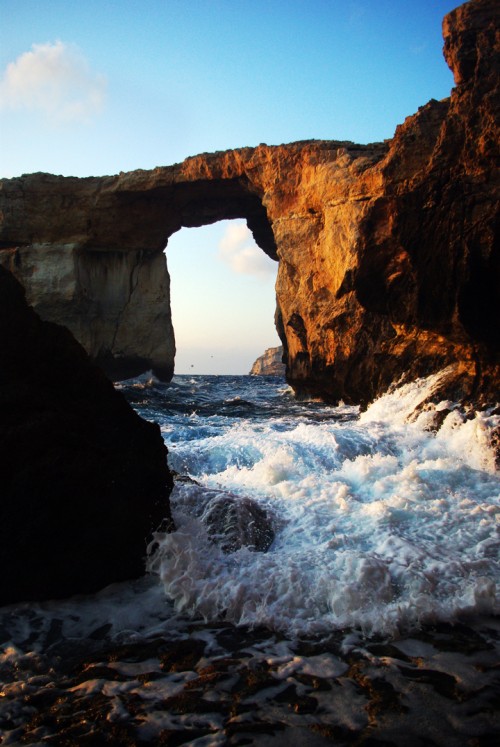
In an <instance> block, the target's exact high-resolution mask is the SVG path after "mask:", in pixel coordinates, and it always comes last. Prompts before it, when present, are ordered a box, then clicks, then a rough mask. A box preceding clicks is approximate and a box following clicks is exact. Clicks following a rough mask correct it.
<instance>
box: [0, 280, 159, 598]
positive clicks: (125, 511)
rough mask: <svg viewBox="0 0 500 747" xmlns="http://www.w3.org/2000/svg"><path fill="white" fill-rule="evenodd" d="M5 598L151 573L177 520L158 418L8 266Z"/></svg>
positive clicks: (1, 580)
mask: <svg viewBox="0 0 500 747" xmlns="http://www.w3.org/2000/svg"><path fill="white" fill-rule="evenodd" d="M0 351H1V357H0V567H1V569H2V572H1V574H0V604H6V603H10V602H15V601H20V600H27V599H43V598H47V597H59V596H68V595H70V594H75V593H86V592H92V591H95V590H97V589H99V588H101V587H103V586H106V585H107V584H109V583H112V582H115V581H121V580H125V579H127V578H131V577H135V576H139V575H141V574H142V573H143V572H144V556H145V554H146V539H147V537H148V535H149V534H150V532H151V530H152V529H154V528H156V527H157V526H158V525H159V524H160V523H161V522H162V521H163V520H164V521H165V522H166V523H167V524H168V523H169V522H170V512H169V505H168V495H169V492H170V487H171V478H170V474H169V472H168V468H167V464H166V448H165V446H164V444H163V440H162V438H161V435H160V432H159V429H158V427H157V426H155V425H153V424H151V423H147V422H145V421H143V420H141V418H139V416H138V415H137V414H136V413H135V412H134V411H133V410H132V408H131V407H130V406H129V405H128V404H127V402H126V401H125V400H124V398H123V397H122V396H121V395H120V394H119V393H118V392H116V391H115V390H114V388H113V386H112V384H111V383H110V382H109V381H108V380H107V379H106V378H105V377H104V375H103V374H102V372H101V371H100V369H99V368H97V367H96V366H95V365H94V364H92V363H91V362H90V360H89V358H88V356H87V354H86V353H85V351H84V350H83V349H82V348H81V346H80V345H79V344H78V343H77V342H76V341H75V340H74V338H73V337H72V335H71V334H70V333H69V332H68V330H66V329H64V328H63V327H59V326H58V325H55V324H52V323H49V322H42V321H41V320H40V318H39V317H38V316H37V315H36V314H35V313H34V312H33V310H32V309H30V308H29V307H28V306H27V305H26V302H25V299H24V294H23V290H22V288H21V287H20V285H19V283H18V282H17V281H16V280H15V279H14V277H13V276H12V275H11V274H10V273H8V272H6V271H5V270H4V269H3V268H1V267H0Z"/></svg>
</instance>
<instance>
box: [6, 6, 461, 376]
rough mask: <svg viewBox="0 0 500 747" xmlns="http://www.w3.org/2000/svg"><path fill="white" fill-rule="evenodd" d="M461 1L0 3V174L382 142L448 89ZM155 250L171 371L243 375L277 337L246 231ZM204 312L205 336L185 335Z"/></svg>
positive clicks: (106, 170) (264, 280)
mask: <svg viewBox="0 0 500 747" xmlns="http://www.w3.org/2000/svg"><path fill="white" fill-rule="evenodd" d="M457 4H458V3H457V2H454V1H453V0H452V1H448V0H413V1H411V0H410V1H409V2H403V0H287V1H285V0H267V2H264V1H263V0H134V1H132V0H85V2H77V1H76V0H0V76H1V77H0V97H1V98H0V137H1V150H0V176H4V177H12V176H17V175H19V174H22V173H30V172H34V171H48V172H50V173H56V174H64V175H75V176H88V175H102V174H114V173H117V172H119V171H128V170H132V169H135V168H146V169H147V168H153V167H155V166H159V165H168V164H171V163H175V162H179V161H182V160H183V159H184V158H186V157H187V156H190V155H195V154H196V153H201V152H206V151H214V150H225V149H228V148H237V147H242V146H247V145H250V146H252V145H257V144H258V143H261V142H265V143H268V144H270V145H274V144H279V143H286V142H292V141H294V140H303V139H309V138H318V139H338V140H343V139H346V140H353V141H355V142H361V143H367V142H372V141H376V140H383V139H385V138H390V137H392V135H393V133H394V129H395V127H396V125H397V124H399V123H401V122H403V120H404V119H405V117H406V116H408V115H410V114H412V113H414V112H415V111H416V110H417V108H418V107H419V106H421V105H422V104H424V103H426V102H427V101H428V100H429V99H430V98H437V99H440V98H443V97H445V96H448V95H449V93H450V90H451V87H452V85H453V79H452V75H451V73H450V71H449V70H448V68H447V66H446V64H445V62H444V59H443V57H442V36H441V21H442V17H443V16H444V15H445V14H446V13H447V12H449V11H450V10H451V9H453V8H454V7H456V5H457ZM228 231H229V233H228ZM221 242H222V244H223V246H222V248H221ZM224 242H225V247H226V248H225V249H224ZM231 247H232V248H231ZM167 252H168V258H169V259H168V261H169V267H170V270H171V275H172V285H173V297H174V299H173V313H174V325H175V327H176V335H177V343H178V351H179V354H178V363H179V366H178V372H184V371H186V372H187V371H188V370H191V365H193V366H194V369H193V370H196V371H197V372H198V373H209V372H219V373H220V372H222V370H220V369H221V367H225V370H228V371H229V369H230V370H231V372H234V373H244V372H246V371H247V370H248V368H249V367H250V365H251V363H252V360H253V356H254V352H260V351H261V349H262V350H263V349H264V348H265V347H267V346H269V345H273V344H277V338H276V334H275V332H274V329H273V319H272V317H273V311H272V310H273V309H274V291H273V272H274V271H275V268H274V267H273V265H272V263H271V262H269V266H268V267H263V266H262V257H261V256H260V255H259V254H258V252H257V250H255V257H254V261H253V262H252V261H251V257H250V254H251V252H250V253H249V249H248V239H247V238H246V237H245V235H244V231H243V228H238V227H236V228H235V227H234V226H233V228H231V227H230V226H228V225H225V224H217V225H216V226H212V227H207V228H205V229H198V230H195V229H189V230H188V229H183V231H181V232H180V233H179V234H178V235H176V236H174V237H172V239H171V240H170V242H169V247H168V250H167ZM242 255H244V256H245V257H246V261H242V260H241V257H242ZM238 258H239V259H238ZM232 284H233V285H234V288H235V289H237V290H235V296H234V298H232V297H231V298H230V295H231V294H230V293H229V292H228V288H229V287H230V286H231V285H232ZM214 288H218V291H217V292H215V293H214V294H213V297H212V298H210V294H209V290H213V289H214ZM221 291H223V292H221ZM188 299H189V300H188ZM209 299H210V300H209ZM247 299H249V300H248V303H249V306H248V307H246V303H247ZM252 299H253V300H252ZM176 305H177V308H176ZM269 308H271V311H270V312H269V311H268V309H269ZM261 309H262V312H261ZM208 310H210V313H208ZM269 313H270V316H269ZM176 317H177V321H176ZM237 317H238V318H239V317H241V318H240V321H239V322H237V321H234V320H235V319H236V318H237ZM261 317H262V320H261ZM208 318H210V319H211V320H212V321H211V332H210V335H213V337H210V335H209V334H208V332H209V331H208V330H204V332H203V334H202V333H201V332H200V334H199V335H198V336H197V334H196V330H197V328H198V329H201V326H203V325H202V324H201V320H202V319H203V320H204V323H205V321H207V320H208ZM229 318H231V321H232V322H233V321H234V324H233V327H234V330H235V331H234V332H233V331H230V330H227V329H226V328H225V322H224V320H226V321H227V320H228V319H229ZM207 323H208V321H207ZM238 324H239V325H240V326H239V327H238ZM238 328H239V329H244V330H245V332H244V333H243V334H241V335H239V337H238V339H237V340H236V339H234V335H236V336H238ZM207 335H208V337H207ZM231 336H233V338H232V339H229V338H230V337H231ZM188 341H189V344H188ZM202 343H203V344H202ZM206 347H208V348H210V349H211V350H212V352H210V353H206V352H204V351H205V348H206ZM214 350H217V351H218V353H217V354H216V355H215V354H214V352H213V351H214ZM196 351H198V353H197V352H196ZM224 355H227V356H228V357H227V360H226V362H224V363H222V358H223V356H224ZM195 356H198V357H195ZM207 356H209V357H207ZM212 356H213V357H212ZM219 356H220V357H219ZM190 359H192V360H191V362H189V360H190ZM181 360H182V361H183V362H182V366H181ZM214 360H219V361H220V363H218V364H217V363H214ZM227 361H230V363H229V362H227ZM217 366H218V368H217ZM228 367H229V368H228ZM181 368H182V371H181ZM215 369H217V370H215Z"/></svg>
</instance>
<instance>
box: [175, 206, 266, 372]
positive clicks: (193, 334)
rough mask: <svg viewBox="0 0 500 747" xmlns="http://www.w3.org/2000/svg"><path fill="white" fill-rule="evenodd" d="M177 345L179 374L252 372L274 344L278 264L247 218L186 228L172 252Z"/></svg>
mask: <svg viewBox="0 0 500 747" xmlns="http://www.w3.org/2000/svg"><path fill="white" fill-rule="evenodd" d="M165 255H166V259H167V266H168V271H169V274H170V303H171V309H172V323H173V327H174V333H175V341H176V355H175V367H174V373H175V374H191V375H220V374H226V375H240V374H248V373H249V371H250V368H251V366H252V364H253V362H254V361H255V360H256V359H257V358H258V357H259V356H260V355H262V354H263V353H264V351H265V350H266V349H267V348H269V347H276V346H278V345H280V339H279V337H278V333H277V332H276V328H275V325H274V314H275V309H276V293H275V283H276V273H277V269H278V262H277V261H275V260H273V259H271V258H270V257H269V256H268V255H267V254H265V252H264V251H263V250H262V249H261V248H259V247H258V246H257V244H256V243H255V241H254V238H253V236H252V233H251V232H250V230H249V228H248V227H247V224H246V221H245V220H242V219H233V220H221V221H218V222H216V223H212V224H210V225H204V226H201V227H199V228H183V229H181V230H180V231H178V232H177V233H175V234H173V235H172V236H170V238H169V240H168V244H167V246H166V248H165Z"/></svg>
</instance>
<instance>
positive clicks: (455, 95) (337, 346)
mask: <svg viewBox="0 0 500 747" xmlns="http://www.w3.org/2000/svg"><path fill="white" fill-rule="evenodd" d="M499 20H500V19H499V6H498V3H497V2H495V1H494V0H471V2H469V3H466V4H465V5H463V6H461V7H460V8H458V9H457V10H456V11H453V12H452V13H450V14H449V15H448V16H447V17H446V18H445V21H444V24H443V32H444V38H445V57H446V60H447V62H448V63H449V65H450V67H451V68H452V70H453V72H454V75H455V83H456V88H455V89H454V90H453V92H452V95H451V98H450V99H449V100H445V101H441V102H438V101H431V102H429V103H428V104H427V105H425V106H423V107H422V108H421V109H420V110H419V111H418V112H417V114H415V115H413V116H411V117H408V119H407V120H406V121H405V123H404V124H402V125H401V126H400V127H398V128H397V130H396V133H395V136H394V138H393V139H392V140H391V141H388V142H386V143H383V144H372V145H368V146H360V145H354V144H353V143H346V142H343V143H339V142H333V141H311V142H303V143H292V144H290V145H282V146H276V147H271V146H266V145H260V146H258V147H257V148H243V149H240V150H234V151H226V152H221V153H213V154H203V155H200V156H196V157H193V158H189V159H187V160H186V161H184V162H183V163H182V164H177V165H174V166H169V167H161V168H156V169H154V170H152V171H135V172H131V173H127V174H123V173H122V174H120V175H118V176H113V177H102V178H88V179H75V178H63V177H55V176H50V175H46V174H33V175H29V176H24V177H20V178H18V179H11V180H4V181H3V183H2V184H1V191H0V209H1V210H2V211H3V223H2V225H1V227H0V247H2V248H3V251H2V252H1V254H2V255H3V259H2V260H1V261H3V262H4V263H8V264H9V266H10V267H11V268H12V269H13V271H14V272H15V273H16V274H17V276H18V277H19V278H20V279H21V280H22V282H23V283H24V284H25V286H26V287H27V289H28V297H29V299H30V301H31V302H32V303H33V304H34V305H35V307H36V308H38V307H39V306H38V305H39V304H40V305H41V306H40V311H41V312H42V313H43V315H44V316H45V317H46V318H51V314H53V313H55V312H54V311H53V310H54V309H56V308H57V307H58V304H60V303H61V304H62V305H63V306H64V309H65V313H66V317H67V324H68V326H69V327H70V328H71V329H73V330H74V331H75V333H76V334H77V336H79V339H82V341H83V342H84V344H85V346H86V347H87V349H88V350H90V352H91V353H92V355H94V357H97V358H98V359H99V358H100V359H101V360H103V361H106V360H108V361H112V364H113V366H114V367H115V370H116V372H118V373H120V369H123V371H127V370H130V368H131V366H132V368H133V367H134V366H135V367H139V368H140V367H141V366H143V367H144V368H146V367H153V368H156V369H157V370H158V371H159V372H160V374H161V375H162V376H163V377H164V378H168V377H169V376H170V374H171V371H172V368H173V355H174V342H173V335H172V332H171V328H170V326H169V325H170V322H169V319H170V317H169V297H168V273H167V271H166V267H165V266H164V264H163V255H162V252H163V249H164V247H165V245H166V244H167V241H168V237H169V236H170V235H172V233H174V232H175V231H177V230H179V229H180V228H181V227H182V226H199V225H203V224H207V223H213V222H215V221H217V220H222V219H226V218H246V220H247V223H248V225H249V227H250V229H251V230H252V232H253V234H254V237H255V240H256V242H257V243H258V244H259V246H260V247H261V248H262V249H263V250H264V251H265V252H266V253H267V254H268V255H269V256H270V257H273V258H275V259H279V270H278V277H277V283H276V294H277V313H276V325H277V328H278V332H279V334H280V337H281V339H282V342H283V346H284V353H285V359H286V361H287V378H288V380H289V382H290V383H291V384H292V386H293V387H294V388H295V390H296V391H297V392H298V393H299V394H302V395H313V396H320V397H322V398H324V399H325V400H328V401H336V400H338V399H343V400H345V401H347V402H360V403H366V402H368V401H370V400H371V399H372V398H373V397H375V396H376V395H378V394H379V393H381V392H383V391H384V390H385V389H387V387H388V386H389V385H390V384H391V383H392V382H394V381H395V380H398V379H400V378H401V377H402V376H405V377H406V378H413V377H415V376H419V375H424V374H427V373H430V372H432V371H435V370H437V369H440V368H442V367H443V366H451V368H450V376H449V378H448V383H449V386H448V393H449V394H452V395H453V396H460V397H462V398H464V399H467V398H469V399H473V400H475V401H478V402H479V401H483V402H485V401H487V400H491V399H492V398H493V397H496V396H497V394H496V388H497V384H498V360H499V358H498V351H499V347H500V345H499V338H500V331H499V324H500V313H499V312H500V309H499V294H498V288H499V287H500V258H499V247H500V241H499V237H498V202H499V177H498V142H499V132H498V113H499V112H498V110H499V90H498V81H499V69H498V64H499V63H498V59H499V42H498V28H499ZM58 252H59V253H60V257H61V258H64V260H63V259H61V260H60V262H59V265H60V267H68V268H70V266H71V261H73V262H74V264H75V267H78V268H79V267H80V266H83V267H85V268H86V271H85V272H82V273H80V271H79V270H75V271H71V269H68V271H67V272H64V279H61V282H60V283H59V287H58V288H57V289H56V291H55V292H54V294H53V297H52V298H53V300H51V301H50V302H49V303H46V304H45V306H43V304H42V300H41V298H40V295H39V291H36V290H33V292H32V291H31V290H30V288H31V287H33V288H34V281H33V278H34V276H35V274H36V272H40V269H39V268H41V267H42V268H43V265H44V263H46V264H47V266H48V264H49V262H50V260H49V257H50V255H51V253H58ZM167 253H168V248H167ZM71 255H72V256H73V257H74V258H75V259H74V260H71V259H70V257H71ZM124 255H127V256H126V257H125V256H124ZM35 256H36V257H37V259H36V262H35V260H34V259H33V260H32V259H31V258H32V257H35ZM25 257H26V258H25ZM45 257H46V259H45ZM118 257H121V259H120V260H118V259H117V258H118ZM19 258H20V259H19ZM30 262H31V263H32V264H33V266H35V265H36V267H37V268H38V269H36V270H33V271H31V272H26V270H25V269H24V267H25V266H26V265H27V266H28V267H29V266H30ZM144 263H146V264H147V263H150V268H149V269H146V270H144V271H143V265H144ZM160 265H161V267H160ZM153 266H154V267H153ZM41 272H45V271H44V270H43V269H42V270H41ZM134 273H135V275H134ZM48 274H49V275H50V276H51V277H53V276H54V275H53V273H52V272H49V273H48ZM90 275H91V276H92V277H93V278H94V277H95V278H96V280H95V282H94V281H93V282H92V283H88V281H87V280H86V278H88V277H89V276H90ZM153 275H154V277H155V278H157V279H158V278H159V280H157V281H156V282H157V283H158V285H157V286H155V281H154V280H153ZM138 276H141V277H143V279H144V282H143V283H142V285H141V284H140V283H137V282H136V281H135V280H134V277H135V278H137V277H138ZM127 278H128V281H127ZM63 280H64V282H63ZM48 282H49V281H48ZM30 283H31V285H30ZM89 288H90V290H89ZM67 289H69V290H67ZM126 289H128V291H127V290H126ZM152 289H153V290H152ZM127 293H128V295H127ZM58 294H59V299H62V300H57V296H58ZM134 294H135V295H134ZM66 297H67V298H69V303H66V301H65V300H64V299H66ZM100 299H101V300H102V305H101V306H100V303H101V301H100ZM115 301H116V303H115ZM86 303H88V304H89V305H90V308H91V309H92V310H93V311H92V313H91V314H90V318H91V319H92V320H93V329H94V336H93V337H92V335H90V334H89V337H88V340H87V339H84V334H85V331H84V329H85V325H86V321H85V320H86V319H88V318H89V312H88V311H86V310H85V308H86V307H85V304H86ZM42 306H43V308H42ZM146 309H147V311H146ZM141 313H143V314H144V315H145V317H146V319H147V321H144V322H143V321H141ZM156 317H157V318H158V320H160V324H159V325H158V327H156V328H155V327H154V325H153V324H152V323H151V320H152V319H154V318H156ZM194 321H195V320H194ZM134 325H135V326H134ZM153 328H155V329H159V330H160V332H156V331H155V332H154V333H153V332H152V329H153ZM78 330H80V331H78ZM82 330H83V331H82ZM157 335H158V337H156V336H157ZM153 338H154V339H153ZM158 338H161V339H158ZM110 368H111V367H110Z"/></svg>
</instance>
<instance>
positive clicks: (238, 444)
mask: <svg viewBox="0 0 500 747" xmlns="http://www.w3.org/2000/svg"><path fill="white" fill-rule="evenodd" d="M438 379H439V375H438V376H437V377H431V378H430V379H427V380H420V381H417V382H414V383H411V384H407V385H405V386H403V387H400V388H399V389H396V390H395V391H393V392H391V393H390V394H387V395H385V396H383V397H381V398H380V399H379V400H377V401H376V402H375V403H374V404H373V405H372V406H371V407H369V408H368V410H367V411H366V412H363V413H360V412H359V411H358V408H356V407H347V406H339V407H330V406H326V405H324V404H321V403H319V402H297V401H296V400H294V398H293V394H292V392H291V390H290V389H289V388H288V387H287V386H286V385H285V384H284V382H283V380H280V379H276V378H267V377H264V378H261V377H226V376H219V377H182V376H178V377H174V380H173V382H172V384H171V385H169V386H165V385H162V384H158V383H155V382H149V383H148V382H143V381H138V382H135V383H132V384H130V385H129V386H127V387H126V388H125V389H124V391H125V393H126V395H127V396H128V397H129V398H130V400H131V401H132V403H133V404H134V406H135V407H136V408H137V410H138V411H139V412H140V413H141V414H142V415H143V416H144V417H147V418H150V419H152V420H156V422H158V423H159V424H160V427H161V430H162V433H163V437H164V439H165V442H166V444H167V446H168V448H169V464H170V466H171V468H172V469H173V470H175V471H176V472H177V473H179V474H180V475H188V476H189V477H190V478H192V479H193V480H194V481H195V482H189V481H178V482H177V483H176V487H175V489H174V492H173V494H172V496H171V503H172V509H173V516H174V521H175V524H176V527H177V530H176V532H174V533H172V534H167V535H158V536H157V542H158V544H159V547H158V549H156V552H155V554H154V555H153V557H152V558H150V568H151V570H152V571H153V572H154V573H156V574H157V575H158V577H159V580H160V582H161V584H162V586H163V589H164V591H165V595H166V598H168V599H169V600H171V601H172V602H173V604H174V607H175V609H176V611H177V612H180V613H183V614H188V615H192V616H200V615H201V616H202V617H203V618H204V619H206V620H214V619H218V618H220V616H221V615H222V616H223V617H224V619H225V620H229V621H231V622H234V623H235V624H237V625H240V624H245V625H264V626H267V627H269V628H271V629H273V630H279V631H283V632H284V633H286V634H287V635H292V636H300V635H318V634H327V633H328V632H329V631H331V630H332V629H339V628H341V629H344V628H348V627H350V628H359V629H361V630H362V631H363V632H364V633H365V634H368V635H371V634H374V633H378V634H399V633H401V632H404V631H407V630H409V629H411V628H412V627H415V626H419V625H421V624H422V623H428V622H431V621H436V620H454V619H457V618H459V617H460V616H463V615H464V614H473V613H479V614H490V613H496V612H498V611H499V609H500V608H499V607H498V599H497V596H496V589H497V584H498V582H499V579H500V561H499V558H500V479H499V475H498V473H497V472H496V471H495V455H494V453H493V450H492V448H491V446H490V438H489V434H490V433H491V429H492V428H493V427H495V426H496V425H498V422H499V416H498V415H492V414H489V413H488V412H483V413H480V414H479V413H469V415H468V416H465V415H464V414H463V413H461V412H460V411H459V410H458V408H456V407H455V406H454V405H453V403H450V402H445V403H441V404H440V405H437V411H438V412H439V411H443V410H444V411H445V413H444V417H442V418H441V420H442V424H441V427H440V428H439V429H438V431H437V432H435V429H434V428H433V424H434V423H435V416H436V407H431V408H428V409H424V410H423V411H422V412H421V413H420V415H419V416H415V415H414V413H415V411H416V410H417V408H418V405H419V404H420V403H421V402H422V401H423V400H424V399H425V398H426V397H427V396H428V394H429V393H430V392H431V391H432V389H433V387H434V386H435V385H436V383H437V381H438ZM219 491H222V493H228V494H230V495H231V496H235V497H236V498H240V499H250V500H251V501H252V502H255V504H257V505H258V506H259V507H261V508H262V509H263V510H264V511H265V514H266V516H267V517H268V520H269V522H270V523H271V525H272V527H273V529H274V541H273V543H272V545H271V547H270V548H269V549H268V550H267V551H266V552H255V551H253V550H252V549H249V548H248V547H245V546H243V547H241V548H240V549H238V550H237V551H236V552H233V553H229V554H228V553H226V552H224V551H223V549H221V547H220V546H219V545H218V544H217V543H216V542H214V541H213V539H212V538H211V537H210V536H209V534H208V533H207V527H206V525H205V524H204V522H203V513H204V512H205V513H206V511H207V506H208V507H209V506H210V501H211V500H212V501H213V500H214V497H215V498H216V499H219V500H220V492H219Z"/></svg>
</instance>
